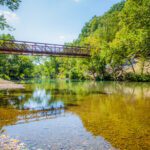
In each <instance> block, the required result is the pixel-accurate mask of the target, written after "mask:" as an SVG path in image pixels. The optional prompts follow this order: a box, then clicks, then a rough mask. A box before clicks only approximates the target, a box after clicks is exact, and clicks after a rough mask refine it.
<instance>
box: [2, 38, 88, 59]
mask: <svg viewBox="0 0 150 150" xmlns="http://www.w3.org/2000/svg"><path fill="white" fill-rule="evenodd" d="M0 54H16V55H17V54H18V55H43V56H59V57H61V56H68V57H69V56H72V57H90V47H89V46H88V45H87V46H70V45H58V44H48V43H37V42H27V41H16V40H0Z"/></svg>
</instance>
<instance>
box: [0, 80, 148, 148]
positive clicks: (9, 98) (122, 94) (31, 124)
mask: <svg viewBox="0 0 150 150" xmlns="http://www.w3.org/2000/svg"><path fill="white" fill-rule="evenodd" d="M24 86H25V89H23V90H7V91H6V90H5V91H0V132H1V134H7V135H9V136H10V137H12V138H16V139H19V140H21V141H22V142H24V143H26V145H27V147H28V148H29V149H31V150H32V149H38V148H39V149H43V150H49V149H52V150H59V149H64V150H71V149H72V150H80V149H83V150H84V149H85V150H90V149H91V150H101V149H102V150H108V149H112V147H115V148H116V149H129V150H131V149H132V150H134V149H135V150H138V149H139V150H141V149H147V150H148V149H149V147H150V135H149V133H150V132H149V131H150V120H149V119H150V113H149V110H150V109H149V108H150V83H124V82H118V83H116V82H94V81H93V82H92V81H88V82H70V81H62V80H53V81H41V82H40V81H38V82H35V81H34V82H32V83H31V82H29V83H28V84H24Z"/></svg>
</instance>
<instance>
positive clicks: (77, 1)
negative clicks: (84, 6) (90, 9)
mask: <svg viewBox="0 0 150 150" xmlns="http://www.w3.org/2000/svg"><path fill="white" fill-rule="evenodd" d="M73 1H74V2H76V3H79V2H80V1H81V0H73Z"/></svg>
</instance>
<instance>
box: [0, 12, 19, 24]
mask: <svg viewBox="0 0 150 150" xmlns="http://www.w3.org/2000/svg"><path fill="white" fill-rule="evenodd" d="M0 15H4V17H5V18H6V20H7V22H8V23H16V22H18V20H19V17H18V16H17V15H16V14H15V13H14V12H10V11H0Z"/></svg>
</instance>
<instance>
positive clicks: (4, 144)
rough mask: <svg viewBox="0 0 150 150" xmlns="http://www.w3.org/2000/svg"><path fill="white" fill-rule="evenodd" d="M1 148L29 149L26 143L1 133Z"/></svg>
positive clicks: (12, 149) (11, 149)
mask: <svg viewBox="0 0 150 150" xmlns="http://www.w3.org/2000/svg"><path fill="white" fill-rule="evenodd" d="M0 149H2V150H28V148H27V147H26V145H25V144H24V143H21V142H20V141H19V140H16V139H11V138H10V137H8V136H7V135H0Z"/></svg>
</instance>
